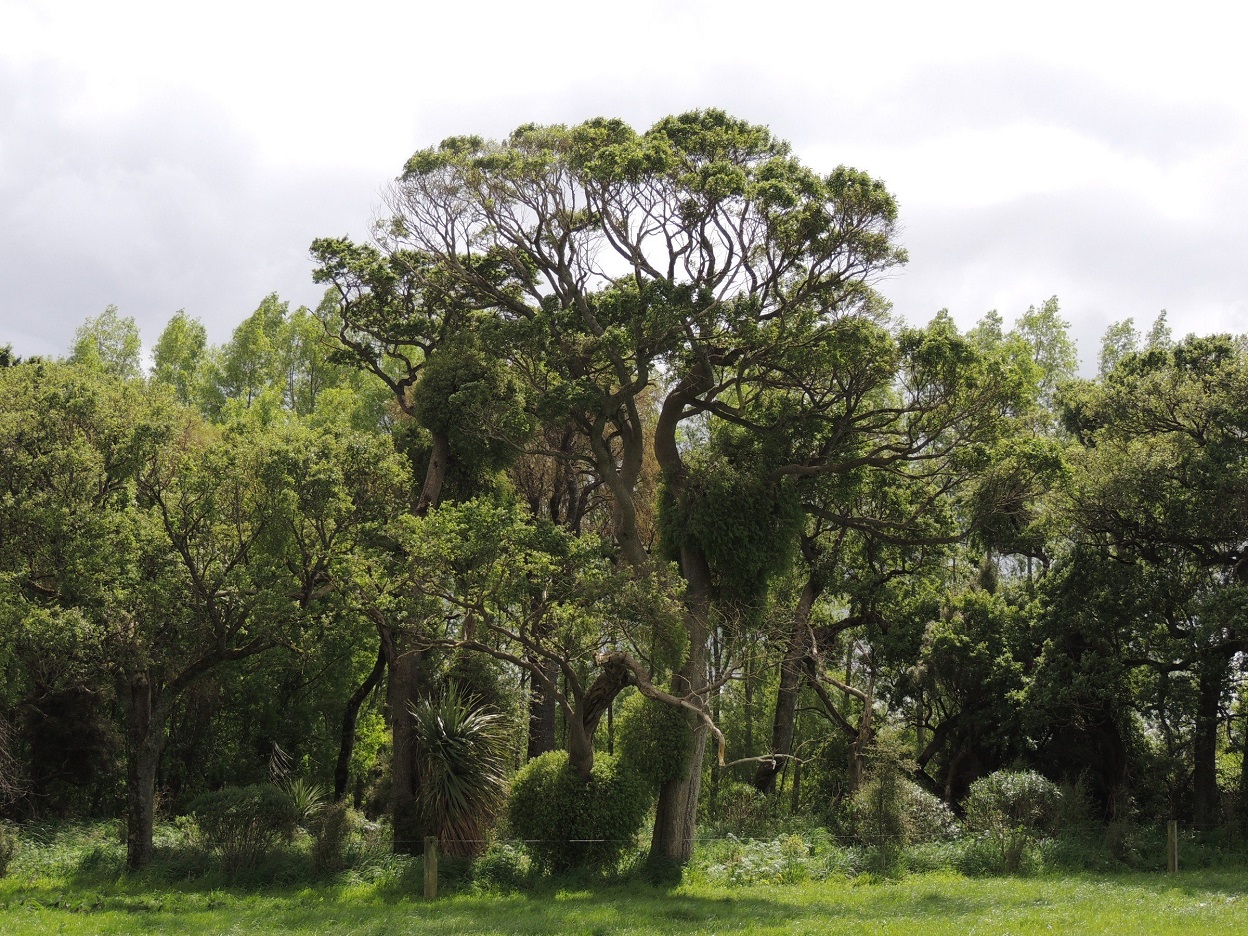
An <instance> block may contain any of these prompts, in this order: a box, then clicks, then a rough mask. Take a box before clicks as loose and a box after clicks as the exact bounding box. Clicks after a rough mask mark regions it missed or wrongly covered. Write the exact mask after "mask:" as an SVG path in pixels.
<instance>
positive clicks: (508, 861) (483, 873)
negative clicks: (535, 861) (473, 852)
mask: <svg viewBox="0 0 1248 936" xmlns="http://www.w3.org/2000/svg"><path fill="white" fill-rule="evenodd" d="M528 873H529V858H528V855H526V854H525V852H524V849H522V848H518V847H517V846H515V845H512V844H510V843H507V842H495V843H494V844H492V845H491V846H490V847H489V848H488V849H486V851H485V853H484V854H483V855H481V857H480V858H478V859H477V860H476V861H474V862H473V863H472V880H473V883H474V884H475V885H476V888H477V889H478V890H480V891H484V892H486V893H503V894H505V893H509V892H511V891H516V890H519V889H520V888H522V887H523V886H524V885H525V883H526V881H527V878H528Z"/></svg>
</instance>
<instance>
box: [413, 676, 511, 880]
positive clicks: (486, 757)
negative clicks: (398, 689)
mask: <svg viewBox="0 0 1248 936" xmlns="http://www.w3.org/2000/svg"><path fill="white" fill-rule="evenodd" d="M412 718H413V720H414V728H413V745H414V748H415V751H414V757H415V761H416V770H415V783H416V795H417V809H418V811H419V821H420V823H421V825H422V826H423V827H424V829H425V834H427V835H436V836H437V837H438V840H439V844H440V847H441V848H442V849H443V850H444V851H445V852H446V853H447V854H449V855H456V856H463V855H472V854H477V853H479V852H480V851H481V849H482V848H483V847H484V844H485V833H486V831H487V830H488V828H489V826H490V824H491V823H492V821H493V819H494V816H495V815H496V814H497V813H498V811H499V809H500V808H501V807H502V805H503V801H504V799H505V796H506V790H507V779H506V766H507V765H506V751H507V742H508V737H507V731H506V723H505V722H504V720H503V718H502V716H501V715H498V714H497V713H494V712H491V711H488V710H486V709H484V708H481V707H480V705H479V703H477V702H475V701H474V700H473V699H471V698H469V697H467V696H465V695H464V694H462V692H461V690H459V689H458V688H455V687H454V686H452V687H451V688H450V689H448V690H447V691H446V692H444V693H443V694H442V695H440V696H438V697H436V698H433V699H422V700H421V701H420V702H418V703H416V705H415V706H413V708H412Z"/></svg>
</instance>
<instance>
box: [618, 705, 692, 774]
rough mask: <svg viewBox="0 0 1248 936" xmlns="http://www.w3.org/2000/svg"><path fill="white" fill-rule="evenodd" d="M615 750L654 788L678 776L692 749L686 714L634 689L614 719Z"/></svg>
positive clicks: (690, 728)
mask: <svg viewBox="0 0 1248 936" xmlns="http://www.w3.org/2000/svg"><path fill="white" fill-rule="evenodd" d="M615 737H616V750H617V751H619V752H620V753H619V756H620V757H621V758H622V759H623V760H624V761H625V763H627V764H628V765H629V766H630V767H633V768H634V769H636V770H637V771H639V772H640V773H641V774H643V775H644V776H645V777H646V778H647V779H649V780H650V781H651V782H652V783H653V784H654V786H655V787H656V788H657V787H659V786H661V785H662V784H664V783H666V782H667V781H668V780H674V779H676V778H677V777H679V776H681V775H682V774H683V773H684V771H685V767H686V765H687V764H688V763H689V752H690V751H691V750H692V749H693V728H692V727H690V725H689V713H688V712H687V711H686V710H685V709H683V708H678V707H677V706H674V705H665V704H663V703H662V702H656V701H655V700H654V699H648V698H646V697H645V696H643V695H642V694H641V693H640V692H634V693H633V694H632V695H630V696H629V697H628V698H626V699H625V700H624V702H623V704H622V705H621V706H620V712H619V714H618V716H617V717H616V722H615Z"/></svg>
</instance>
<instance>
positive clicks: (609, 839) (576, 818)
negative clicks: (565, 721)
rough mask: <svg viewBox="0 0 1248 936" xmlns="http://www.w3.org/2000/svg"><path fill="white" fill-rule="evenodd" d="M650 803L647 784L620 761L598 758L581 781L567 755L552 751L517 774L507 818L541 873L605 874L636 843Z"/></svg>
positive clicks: (531, 762)
mask: <svg viewBox="0 0 1248 936" xmlns="http://www.w3.org/2000/svg"><path fill="white" fill-rule="evenodd" d="M652 800H653V788H652V786H651V784H650V782H649V780H648V779H646V778H644V777H643V776H642V775H641V774H640V773H639V772H638V771H636V770H634V769H631V767H630V766H629V765H627V764H626V763H624V762H623V761H622V760H621V759H620V758H617V757H611V756H610V755H602V754H600V755H598V756H597V757H596V758H595V760H594V767H593V771H592V772H591V774H590V777H589V780H588V781H584V780H582V779H581V777H580V775H579V774H578V773H577V772H576V770H575V769H573V767H572V765H571V763H570V762H569V760H568V754H567V752H566V751H551V752H550V753H548V754H543V755H542V756H541V757H538V758H535V759H534V760H531V761H529V763H527V764H526V765H525V766H524V767H523V768H522V769H521V770H520V772H519V773H517V774H516V776H515V778H514V779H513V780H512V783H511V799H510V801H509V804H508V813H509V817H510V822H511V829H512V832H514V833H515V834H516V835H517V836H518V837H519V838H521V839H523V840H524V845H525V849H526V850H527V851H528V853H529V856H530V857H531V858H532V860H533V864H534V865H536V866H537V867H538V868H539V869H541V870H543V871H547V872H552V871H553V872H557V871H567V870H569V869H571V868H574V867H583V868H587V869H590V870H606V869H610V868H613V867H614V866H615V865H616V864H617V863H618V861H619V858H620V856H621V855H622V854H623V853H624V852H626V851H627V850H628V849H629V848H630V847H632V846H633V845H635V844H636V841H637V831H638V829H640V828H641V824H642V822H643V821H645V818H646V812H647V811H648V809H649V807H650V804H651V802H652Z"/></svg>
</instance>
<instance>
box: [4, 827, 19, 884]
mask: <svg viewBox="0 0 1248 936" xmlns="http://www.w3.org/2000/svg"><path fill="white" fill-rule="evenodd" d="M17 849H18V838H17V833H16V832H14V831H13V829H12V828H10V826H9V824H8V823H7V822H4V821H3V820H0V878H2V877H4V876H5V875H6V874H8V873H9V865H10V863H12V861H13V858H14V856H15V855H16V854H17Z"/></svg>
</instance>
